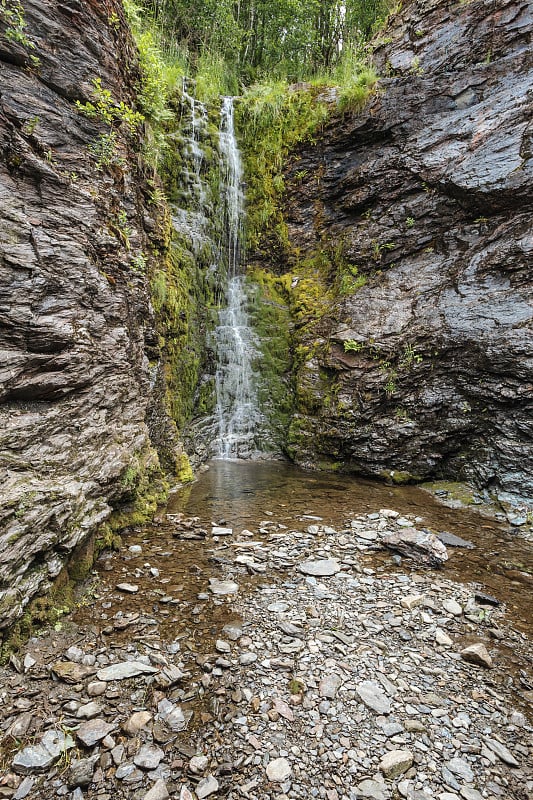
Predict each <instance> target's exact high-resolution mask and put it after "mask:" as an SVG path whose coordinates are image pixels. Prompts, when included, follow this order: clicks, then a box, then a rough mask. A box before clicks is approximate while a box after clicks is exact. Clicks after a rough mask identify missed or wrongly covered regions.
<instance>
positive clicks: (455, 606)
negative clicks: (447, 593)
mask: <svg viewBox="0 0 533 800" xmlns="http://www.w3.org/2000/svg"><path fill="white" fill-rule="evenodd" d="M442 607H443V609H444V610H445V611H447V612H448V614H452V616H454V617H460V616H461V614H462V613H463V609H462V607H461V606H460V604H459V603H458V602H457V600H453V599H451V600H445V601H444V602H443V604H442Z"/></svg>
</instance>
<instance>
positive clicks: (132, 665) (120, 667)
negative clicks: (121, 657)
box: [96, 661, 159, 681]
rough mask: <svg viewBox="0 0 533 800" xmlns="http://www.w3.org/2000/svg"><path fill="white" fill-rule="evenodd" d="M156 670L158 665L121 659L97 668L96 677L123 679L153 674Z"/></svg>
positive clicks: (105, 679)
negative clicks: (153, 665)
mask: <svg viewBox="0 0 533 800" xmlns="http://www.w3.org/2000/svg"><path fill="white" fill-rule="evenodd" d="M156 672H159V667H152V666H150V664H143V663H142V661H122V662H121V663H120V664H111V666H109V667H104V668H103V669H99V670H98V672H97V673H96V677H97V678H98V680H99V681H124V680H127V679H128V678H135V677H137V675H154V674H155V673H156Z"/></svg>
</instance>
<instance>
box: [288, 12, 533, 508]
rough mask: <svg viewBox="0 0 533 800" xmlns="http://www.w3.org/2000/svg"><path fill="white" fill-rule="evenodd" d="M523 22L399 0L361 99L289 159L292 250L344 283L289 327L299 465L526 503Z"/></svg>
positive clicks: (528, 250)
mask: <svg viewBox="0 0 533 800" xmlns="http://www.w3.org/2000/svg"><path fill="white" fill-rule="evenodd" d="M532 23H533V15H532V9H531V5H530V4H529V3H527V2H525V1H524V0H502V2H500V3H497V4H495V3H492V2H487V1H486V0H476V1H475V2H469V3H459V2H449V0H417V2H412V3H409V4H406V5H405V8H404V10H402V11H401V12H400V13H399V14H398V15H397V16H395V17H393V18H392V20H391V23H390V26H389V28H388V29H387V30H386V31H385V34H384V36H383V38H382V40H381V43H380V42H378V43H377V47H376V50H375V52H374V60H375V63H376V66H377V69H378V71H379V73H380V74H381V75H382V76H384V77H383V78H382V79H381V80H380V83H379V86H378V89H377V91H376V93H375V94H374V96H373V98H372V99H371V101H370V102H369V103H368V104H367V106H366V108H365V110H364V111H363V112H361V113H347V114H345V115H344V116H343V117H342V118H339V117H338V116H337V117H336V118H335V119H334V120H333V121H332V122H331V123H330V124H329V126H328V127H327V128H326V130H325V132H324V136H323V137H322V138H321V140H320V141H319V143H318V144H313V145H309V146H306V147H304V148H303V149H302V150H301V151H300V152H299V153H297V154H296V156H295V157H294V159H293V161H292V164H291V166H290V168H289V169H288V171H287V176H286V177H287V180H288V187H289V188H288V190H287V192H286V197H285V216H286V220H287V223H288V230H289V238H290V243H291V245H292V247H293V248H294V249H295V250H297V251H298V252H299V254H300V257H302V256H303V257H306V256H309V254H312V253H313V252H317V251H320V250H325V251H327V252H328V254H329V255H330V257H331V261H332V262H334V263H335V265H336V268H337V276H336V280H337V281H338V270H339V269H340V270H343V271H344V273H345V274H346V275H347V276H348V280H347V283H345V284H344V287H345V289H346V286H348V290H347V291H345V292H344V294H343V293H341V296H340V297H339V298H338V299H337V301H336V302H335V304H334V305H333V306H332V307H331V308H330V309H329V311H328V312H327V313H326V315H325V316H322V317H321V318H320V319H319V320H318V321H317V322H316V323H315V324H314V325H312V326H311V327H309V326H307V328H306V330H305V332H304V333H300V334H299V337H300V344H303V345H304V346H306V347H307V348H308V356H307V359H306V360H305V363H303V365H302V366H301V367H300V368H299V370H298V374H297V398H298V404H299V406H298V409H297V414H296V417H295V419H294V421H293V424H292V428H291V434H290V452H291V454H292V455H293V456H294V458H295V459H296V460H297V461H298V462H299V463H302V464H304V465H316V464H317V463H321V464H328V465H329V466H333V467H338V466H339V465H341V466H342V467H343V468H348V469H351V470H353V471H356V472H359V473H363V474H366V475H372V476H392V477H393V478H394V479H396V480H402V481H403V480H411V479H427V478H430V477H435V476H440V477H446V478H452V479H458V478H460V479H467V480H470V481H473V482H474V483H476V484H478V485H481V486H485V487H493V488H495V489H497V490H498V491H499V492H500V493H502V494H503V495H504V496H506V495H509V494H510V495H513V496H515V497H522V498H529V499H531V498H532V497H533V441H532V419H533V359H532V354H533V326H532V307H531V299H532V281H531V266H532V249H533V238H532V235H531V214H532V192H531V186H532V177H533V175H532V173H533V162H532V159H531V91H532V88H533V74H532V70H531V62H532V58H531V47H530V41H531V31H532V27H533V25H532ZM385 37H386V38H385ZM301 176H311V178H309V177H306V178H305V180H302V177H301ZM350 282H351V283H350ZM361 284H364V285H361ZM350 286H351V287H352V289H350ZM297 336H298V333H297Z"/></svg>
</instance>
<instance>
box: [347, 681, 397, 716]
mask: <svg viewBox="0 0 533 800" xmlns="http://www.w3.org/2000/svg"><path fill="white" fill-rule="evenodd" d="M355 690H356V692H357V694H358V695H359V697H360V698H361V700H362V701H363V703H364V704H365V705H366V706H368V707H369V708H371V709H372V711H375V712H376V714H390V709H391V703H390V700H389V698H388V697H387V695H386V694H385V692H384V691H383V689H382V688H381V686H380V685H379V683H376V681H362V683H358V684H357V686H356V687H355Z"/></svg>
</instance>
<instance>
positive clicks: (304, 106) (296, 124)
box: [236, 82, 328, 246]
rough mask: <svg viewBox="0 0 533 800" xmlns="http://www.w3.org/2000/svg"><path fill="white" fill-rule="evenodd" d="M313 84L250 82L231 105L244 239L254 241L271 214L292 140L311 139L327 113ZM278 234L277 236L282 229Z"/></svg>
mask: <svg viewBox="0 0 533 800" xmlns="http://www.w3.org/2000/svg"><path fill="white" fill-rule="evenodd" d="M318 94H319V89H318V88H317V87H315V86H310V85H309V86H306V87H303V88H293V87H289V86H287V84H286V83H284V82H277V83H273V84H270V85H267V84H256V85H254V86H252V87H251V88H250V89H248V90H247V91H246V92H245V93H244V95H243V97H242V98H241V99H240V101H239V103H238V104H237V107H236V122H237V126H238V130H239V132H240V134H241V138H242V146H243V151H244V154H245V169H246V179H247V200H248V238H249V242H250V243H251V244H252V245H253V246H256V245H257V244H258V242H259V239H260V236H261V234H262V232H263V231H264V229H265V227H267V226H268V225H269V224H270V223H271V222H272V219H273V218H276V217H278V222H279V221H280V218H279V213H278V201H279V198H280V196H281V193H282V191H283V188H284V183H283V178H282V167H283V163H284V159H285V157H286V156H287V154H288V152H289V151H290V150H291V148H293V147H294V146H295V145H296V144H297V143H298V142H302V141H305V140H306V139H311V138H312V137H313V135H314V134H315V133H316V132H317V131H318V130H319V128H320V126H321V124H322V123H323V122H324V120H325V119H326V117H327V115H328V106H327V105H326V103H325V102H323V101H321V100H320V99H318V98H317V95H318ZM278 234H280V235H281V236H282V235H283V231H282V230H278Z"/></svg>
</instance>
